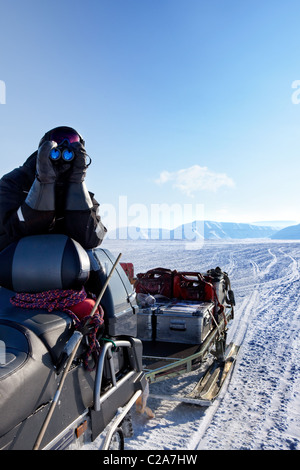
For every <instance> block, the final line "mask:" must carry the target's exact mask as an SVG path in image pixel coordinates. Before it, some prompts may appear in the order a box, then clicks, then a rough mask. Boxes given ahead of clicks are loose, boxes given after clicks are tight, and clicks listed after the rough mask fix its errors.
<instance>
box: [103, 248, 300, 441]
mask: <svg viewBox="0 0 300 470" xmlns="http://www.w3.org/2000/svg"><path fill="white" fill-rule="evenodd" d="M105 247H106V248H109V249H110V250H111V251H112V252H113V253H115V254H117V253H119V252H122V253H123V257H122V260H121V261H123V262H126V261H128V262H129V261H131V262H133V263H134V266H135V273H138V272H144V271H146V270H148V269H150V268H154V267H158V266H162V267H169V268H171V269H177V270H191V271H201V272H205V271H206V270H207V269H209V268H213V267H216V266H220V267H221V268H222V269H223V270H224V271H226V272H227V273H228V274H229V275H230V279H231V284H232V288H233V290H234V293H235V299H236V309H235V319H234V321H233V322H232V324H231V326H230V330H229V334H228V340H229V341H234V342H235V343H236V344H238V345H240V346H241V347H240V351H239V355H238V358H237V361H236V364H235V368H234V370H233V372H232V375H231V377H230V380H228V381H227V382H226V386H225V387H224V389H223V390H222V394H221V395H220V396H219V397H218V399H217V400H216V401H215V402H214V403H213V405H212V406H211V407H209V408H200V407H197V406H194V405H186V404H180V403H178V402H171V401H167V400H158V399H154V398H150V399H149V400H148V405H149V406H150V408H151V409H152V410H153V411H154V412H155V418H154V419H148V418H147V417H146V416H144V415H138V414H136V412H135V410H133V424H134V431H135V435H134V437H133V438H131V439H126V449H128V450H155V449H156V450H175V449H176V450H183V449H184V450H192V449H199V450H200V449H213V450H215V449H220V450H221V449H224V450H225V449H226V450H237V449H270V450H275V449H276V450H277V449H278V450H280V449H282V450H289V449H297V450H300V341H299V335H300V280H299V267H300V242H288V241H287V242H282V241H269V240H257V241H253V240H249V241H232V242H229V241H222V242H216V241H209V242H206V243H205V244H204V246H203V247H202V248H201V249H199V250H187V249H186V245H185V244H184V242H180V241H161V242H160V241H135V242H134V241H123V242H118V241H113V240H111V241H107V242H106V244H104V246H103V248H105ZM192 379H194V377H192V374H191V376H184V377H183V378H180V379H178V378H177V379H172V380H169V381H165V382H162V383H160V384H154V385H151V386H150V392H151V391H152V387H156V389H155V392H156V393H157V392H158V391H159V392H160V393H162V394H164V393H169V392H170V391H171V392H172V391H178V389H181V388H183V387H185V386H187V387H188V386H189V384H190V381H191V380H192Z"/></svg>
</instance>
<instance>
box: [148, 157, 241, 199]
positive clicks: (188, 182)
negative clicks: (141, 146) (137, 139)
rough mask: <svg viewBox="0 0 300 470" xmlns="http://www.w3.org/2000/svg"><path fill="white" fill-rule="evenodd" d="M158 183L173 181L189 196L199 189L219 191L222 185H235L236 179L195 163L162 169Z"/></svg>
mask: <svg viewBox="0 0 300 470" xmlns="http://www.w3.org/2000/svg"><path fill="white" fill-rule="evenodd" d="M155 182H156V183H157V184H165V183H168V182H172V183H173V187H174V188H177V189H179V190H180V191H181V192H183V193H184V194H186V195H187V196H193V194H194V193H195V192H198V191H217V190H218V189H219V188H221V187H222V186H227V187H229V188H233V187H234V181H233V180H232V179H231V178H230V177H229V176H227V175H226V174H225V173H214V172H213V171H210V170H209V169H208V168H207V167H206V166H199V165H193V166H191V167H190V168H184V169H182V170H178V171H174V172H169V171H162V172H161V174H160V175H159V178H158V179H157V180H156V181H155Z"/></svg>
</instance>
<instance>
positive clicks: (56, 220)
mask: <svg viewBox="0 0 300 470" xmlns="http://www.w3.org/2000/svg"><path fill="white" fill-rule="evenodd" d="M36 157H37V152H35V153H33V154H32V155H31V156H30V157H29V158H28V159H27V160H26V162H25V163H24V164H23V166H21V167H19V168H16V169H15V170H13V171H11V172H10V173H8V174H6V175H4V176H3V177H2V179H1V180H0V251H1V250H3V249H4V248H5V247H6V246H8V245H9V244H10V243H12V242H15V241H17V240H19V239H20V238H22V237H25V236H28V235H37V234H45V233H62V234H65V235H67V236H69V237H71V238H73V239H74V240H76V241H77V242H78V243H80V244H81V245H82V246H83V247H84V248H85V249H90V248H95V247H96V246H98V245H100V244H101V242H102V240H103V238H104V236H105V233H106V228H105V227H104V225H103V224H102V222H101V219H100V216H99V214H98V213H97V212H98V207H99V204H98V202H97V201H96V200H95V199H94V195H93V194H92V193H89V194H90V196H91V199H92V202H93V207H92V208H91V209H88V210H83V211H76V210H72V211H67V210H64V209H63V208H64V190H63V188H62V187H61V188H59V187H58V188H57V189H56V200H59V201H60V203H59V204H56V205H57V206H58V207H59V208H60V209H57V210H56V211H37V210H34V209H32V208H31V207H29V206H28V205H27V204H26V202H25V199H26V197H27V194H28V192H29V190H30V188H31V186H32V184H33V182H34V179H35V172H36ZM20 215H21V216H20Z"/></svg>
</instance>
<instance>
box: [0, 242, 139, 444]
mask: <svg viewBox="0 0 300 470" xmlns="http://www.w3.org/2000/svg"><path fill="white" fill-rule="evenodd" d="M0 257H1V272H0V285H1V288H0V347H1V354H0V358H1V363H0V397H1V401H0V413H1V420H0V449H3V450H4V449H7V450H31V449H35V450H38V449H44V450H54V449H60V450H63V449H79V448H82V446H84V445H87V444H91V443H93V442H94V441H95V439H96V438H98V437H99V442H100V444H99V446H100V448H102V449H111V448H112V449H123V448H124V437H129V436H130V435H132V434H131V433H132V428H131V425H130V423H131V417H130V409H131V407H132V406H133V404H134V403H135V401H136V400H137V398H138V397H139V396H140V395H141V394H142V393H143V391H144V389H145V387H146V378H145V373H144V371H143V369H142V342H141V341H140V340H139V339H137V338H136V315H135V308H136V304H135V295H134V290H133V288H132V285H131V284H130V282H129V281H128V279H127V277H126V275H125V273H124V271H123V269H122V268H121V267H120V265H119V263H118V262H117V260H116V259H115V258H114V257H113V255H112V254H111V253H110V252H109V251H108V250H104V249H100V248H97V249H95V250H88V251H85V250H83V248H82V247H81V246H80V245H79V244H78V243H76V242H74V240H71V239H69V238H68V237H66V236H64V235H37V236H32V237H25V238H24V239H22V240H20V241H19V242H17V243H15V244H12V245H11V246H9V247H8V248H7V249H6V250H4V251H3V252H1V255H0ZM82 284H84V286H85V289H86V291H88V292H93V294H94V296H95V298H98V299H100V297H101V306H102V308H103V312H104V323H103V325H102V327H101V329H100V330H101V331H100V330H99V336H97V341H98V343H99V346H100V349H99V348H98V350H97V351H98V353H97V354H96V350H95V351H93V353H92V354H91V355H90V356H88V359H86V357H87V352H88V351H89V350H90V347H91V337H90V335H91V331H92V328H93V326H92V324H91V323H89V320H87V321H86V322H84V327H80V328H78V329H76V328H75V327H74V321H73V318H72V316H71V315H70V314H69V313H68V312H67V311H66V310H65V309H63V308H62V307H61V308H58V309H57V310H53V311H49V310H48V309H47V308H46V306H45V307H44V308H41V309H36V308H33V307H32V308H31V307H30V308H28V309H27V308H23V307H19V306H16V304H15V303H14V302H13V301H12V300H13V299H14V298H15V297H16V293H20V295H21V296H23V293H25V295H26V296H28V293H31V294H30V295H33V296H35V295H36V293H40V292H42V293H44V292H46V293H47V292H48V289H50V290H52V291H53V290H57V289H58V290H60V289H71V288H73V286H75V287H76V288H77V289H78V286H82ZM95 307H97V302H95ZM89 318H90V317H87V319H89ZM97 442H98V440H97ZM97 445H98V444H97Z"/></svg>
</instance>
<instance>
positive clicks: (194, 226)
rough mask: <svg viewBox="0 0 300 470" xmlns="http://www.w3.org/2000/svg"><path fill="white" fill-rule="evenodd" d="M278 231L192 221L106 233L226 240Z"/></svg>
mask: <svg viewBox="0 0 300 470" xmlns="http://www.w3.org/2000/svg"><path fill="white" fill-rule="evenodd" d="M277 231H278V228H277V227H276V228H274V227H271V226H259V225H252V224H244V223H243V224H240V223H234V222H213V221H204V222H203V221H194V222H191V223H188V224H184V225H181V226H179V227H177V228H175V229H174V230H166V229H161V228H160V229H153V228H152V229H150V228H139V227H123V228H118V229H117V230H114V231H111V232H109V233H108V235H107V237H108V238H109V239H117V240H126V239H129V240H147V239H149V240H189V241H192V240H195V239H197V238H200V239H203V232H204V239H205V240H227V239H247V238H270V237H271V236H272V235H274V234H275V233H276V232H277Z"/></svg>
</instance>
